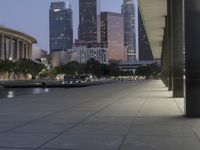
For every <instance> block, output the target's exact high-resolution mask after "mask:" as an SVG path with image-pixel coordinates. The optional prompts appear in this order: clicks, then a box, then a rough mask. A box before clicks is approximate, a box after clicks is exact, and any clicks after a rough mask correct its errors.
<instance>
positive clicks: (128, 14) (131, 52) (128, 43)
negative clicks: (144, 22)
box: [122, 0, 138, 61]
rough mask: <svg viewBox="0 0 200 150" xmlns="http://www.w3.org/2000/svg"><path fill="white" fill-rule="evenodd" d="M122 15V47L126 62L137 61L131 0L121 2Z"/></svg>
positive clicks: (134, 14)
mask: <svg viewBox="0 0 200 150" xmlns="http://www.w3.org/2000/svg"><path fill="white" fill-rule="evenodd" d="M122 14H123V17H124V46H125V47H126V52H127V54H126V55H127V60H128V61H136V60H138V54H137V46H136V44H137V41H136V38H137V37H136V11H135V5H134V2H133V0H123V5H122Z"/></svg>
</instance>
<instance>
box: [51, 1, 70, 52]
mask: <svg viewBox="0 0 200 150" xmlns="http://www.w3.org/2000/svg"><path fill="white" fill-rule="evenodd" d="M49 21H50V22H49V24H50V51H51V52H54V51H62V50H67V49H71V48H72V45H73V27H72V9H71V4H70V3H69V2H68V1H63V2H52V3H51V8H50V10H49Z"/></svg>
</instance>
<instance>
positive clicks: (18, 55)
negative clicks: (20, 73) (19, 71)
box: [16, 38, 20, 60]
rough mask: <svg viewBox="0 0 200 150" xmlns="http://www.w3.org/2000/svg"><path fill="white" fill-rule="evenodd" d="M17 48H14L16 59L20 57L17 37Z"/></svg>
mask: <svg viewBox="0 0 200 150" xmlns="http://www.w3.org/2000/svg"><path fill="white" fill-rule="evenodd" d="M16 41H17V49H16V55H17V56H16V58H17V60H18V59H20V53H19V51H20V49H19V39H18V38H17V40H16Z"/></svg>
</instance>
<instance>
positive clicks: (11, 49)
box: [8, 36, 14, 60]
mask: <svg viewBox="0 0 200 150" xmlns="http://www.w3.org/2000/svg"><path fill="white" fill-rule="evenodd" d="M13 53H14V52H13V37H12V36H11V37H10V42H9V54H8V56H9V59H10V58H11V60H13Z"/></svg>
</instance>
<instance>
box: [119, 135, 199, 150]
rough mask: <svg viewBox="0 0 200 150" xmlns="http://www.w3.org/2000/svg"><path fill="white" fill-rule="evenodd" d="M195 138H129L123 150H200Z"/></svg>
mask: <svg viewBox="0 0 200 150" xmlns="http://www.w3.org/2000/svg"><path fill="white" fill-rule="evenodd" d="M199 147H200V143H199V141H198V140H197V139H196V138H195V137H169V136H129V137H128V138H127V139H126V141H125V142H124V144H123V146H122V147H121V150H199Z"/></svg>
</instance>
